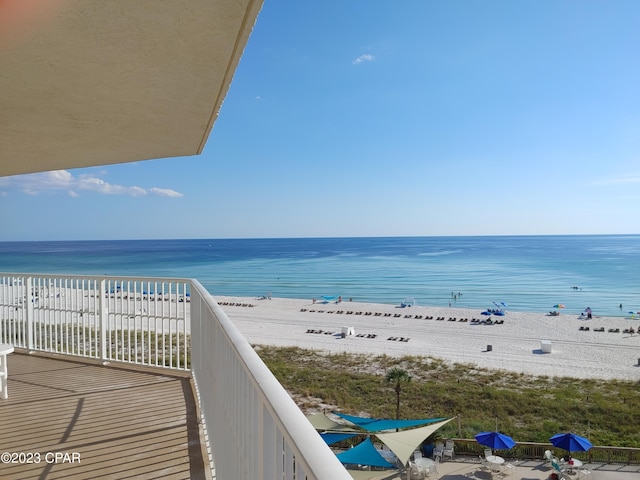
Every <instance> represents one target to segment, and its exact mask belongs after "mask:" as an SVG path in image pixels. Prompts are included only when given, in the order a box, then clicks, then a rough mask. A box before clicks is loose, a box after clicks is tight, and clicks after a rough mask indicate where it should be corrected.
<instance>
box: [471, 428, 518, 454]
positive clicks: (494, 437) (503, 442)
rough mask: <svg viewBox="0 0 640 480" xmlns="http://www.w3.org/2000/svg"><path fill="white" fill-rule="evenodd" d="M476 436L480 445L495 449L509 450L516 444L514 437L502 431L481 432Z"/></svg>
mask: <svg viewBox="0 0 640 480" xmlns="http://www.w3.org/2000/svg"><path fill="white" fill-rule="evenodd" d="M475 438H476V441H477V442H478V443H479V444H480V445H484V446H486V447H490V448H492V449H493V450H508V449H510V448H513V447H515V445H516V442H515V441H514V440H513V438H511V437H510V436H509V435H505V434H504V433H500V432H480V433H479V434H477V435H476V437H475Z"/></svg>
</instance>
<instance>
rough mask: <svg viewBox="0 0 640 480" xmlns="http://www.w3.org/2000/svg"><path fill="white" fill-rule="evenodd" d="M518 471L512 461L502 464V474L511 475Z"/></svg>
mask: <svg viewBox="0 0 640 480" xmlns="http://www.w3.org/2000/svg"><path fill="white" fill-rule="evenodd" d="M515 472H516V467H515V465H513V464H512V463H505V464H503V465H502V468H501V469H500V476H501V477H503V478H504V477H507V476H509V475H513V474H514V473H515Z"/></svg>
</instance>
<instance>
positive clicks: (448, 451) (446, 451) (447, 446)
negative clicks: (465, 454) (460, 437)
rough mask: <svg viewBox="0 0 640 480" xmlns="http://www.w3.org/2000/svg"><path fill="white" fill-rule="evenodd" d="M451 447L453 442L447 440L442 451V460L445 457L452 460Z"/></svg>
mask: <svg viewBox="0 0 640 480" xmlns="http://www.w3.org/2000/svg"><path fill="white" fill-rule="evenodd" d="M453 447H454V443H453V440H447V443H446V444H445V446H444V450H443V451H442V458H443V459H444V458H446V457H449V458H450V459H451V460H453Z"/></svg>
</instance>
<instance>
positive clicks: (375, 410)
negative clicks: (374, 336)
mask: <svg viewBox="0 0 640 480" xmlns="http://www.w3.org/2000/svg"><path fill="white" fill-rule="evenodd" d="M255 348H256V351H257V352H258V354H259V355H260V357H261V358H262V359H263V361H264V362H265V363H266V364H267V366H268V367H269V368H270V369H271V371H272V372H273V373H274V375H275V376H276V377H277V378H278V380H279V381H280V382H281V383H282V385H283V386H284V387H285V388H286V389H287V391H288V392H289V393H290V395H291V396H292V397H293V398H294V400H295V401H296V403H297V404H298V405H299V406H300V408H301V409H302V410H303V411H304V412H305V413H311V412H312V411H319V410H322V409H323V408H326V409H329V410H332V409H333V410H339V411H341V412H344V413H349V414H355V415H363V416H373V417H384V418H394V417H395V408H396V392H395V390H394V388H393V387H394V386H393V385H392V384H389V383H388V382H387V381H386V379H385V375H386V372H387V371H388V370H390V369H392V368H394V367H396V368H402V369H404V370H406V371H407V372H408V373H409V374H410V375H411V381H410V382H407V383H404V384H403V385H402V393H401V406H400V418H429V417H451V416H454V415H458V416H459V417H460V422H459V424H458V422H452V424H451V425H447V426H445V427H444V428H443V429H442V430H441V435H442V436H443V437H460V438H473V436H474V435H475V434H476V433H478V432H479V431H483V430H495V429H496V425H497V428H498V430H500V431H502V432H505V433H508V434H509V435H511V436H512V437H513V438H515V439H517V440H518V441H522V442H547V441H548V439H549V437H550V436H551V435H553V434H555V433H559V432H565V431H571V432H574V433H577V434H579V435H585V436H588V437H589V438H590V440H591V441H592V443H593V444H594V445H610V446H621V447H636V448H639V447H640V429H638V425H640V381H635V382H631V381H617V380H611V381H603V380H581V379H572V378H559V377H554V378H551V377H546V376H540V377H536V376H531V375H525V374H519V373H511V372H506V371H495V370H487V369H480V368H477V367H476V366H475V365H465V364H454V363H449V362H445V361H444V360H439V359H435V358H431V357H402V358H395V357H389V356H386V355H382V356H374V355H362V354H347V353H340V354H329V353H325V352H319V351H314V350H305V349H301V348H296V347H271V346H256V347H255Z"/></svg>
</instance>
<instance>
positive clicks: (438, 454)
mask: <svg viewBox="0 0 640 480" xmlns="http://www.w3.org/2000/svg"><path fill="white" fill-rule="evenodd" d="M443 452H444V443H442V442H438V443H436V448H434V449H433V458H434V459H436V458H442V454H443Z"/></svg>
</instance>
